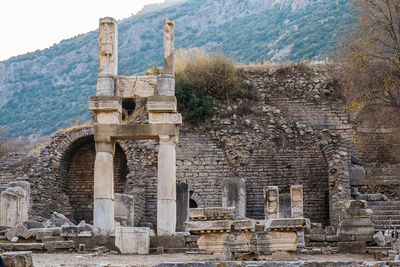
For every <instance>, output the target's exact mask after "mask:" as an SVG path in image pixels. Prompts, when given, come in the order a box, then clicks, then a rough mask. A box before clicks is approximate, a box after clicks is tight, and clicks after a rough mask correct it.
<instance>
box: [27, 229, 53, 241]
mask: <svg viewBox="0 0 400 267" xmlns="http://www.w3.org/2000/svg"><path fill="white" fill-rule="evenodd" d="M30 231H31V232H32V235H34V236H35V238H36V240H42V239H43V238H44V237H46V236H53V231H52V230H51V229H50V228H33V229H31V230H30Z"/></svg>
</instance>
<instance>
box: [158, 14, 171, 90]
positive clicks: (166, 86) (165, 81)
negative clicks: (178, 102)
mask: <svg viewBox="0 0 400 267" xmlns="http://www.w3.org/2000/svg"><path fill="white" fill-rule="evenodd" d="M174 46H175V45H174V21H173V20H172V19H166V20H165V21H164V69H163V73H162V74H161V75H158V76H157V94H158V95H159V96H174V95H175V76H174V73H175V61H174V55H175V53H174V49H175V47H174Z"/></svg>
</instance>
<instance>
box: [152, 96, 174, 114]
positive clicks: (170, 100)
mask: <svg viewBox="0 0 400 267" xmlns="http://www.w3.org/2000/svg"><path fill="white" fill-rule="evenodd" d="M147 110H148V111H149V112H176V111H177V102H176V97H175V96H153V97H148V98H147Z"/></svg>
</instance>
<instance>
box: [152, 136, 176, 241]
mask: <svg viewBox="0 0 400 267" xmlns="http://www.w3.org/2000/svg"><path fill="white" fill-rule="evenodd" d="M176 143H177V140H176V137H170V136H167V135H160V136H159V141H158V185H157V235H158V236H165V235H171V234H172V233H174V232H175V227H176V159H175V156H176V154H175V144H176Z"/></svg>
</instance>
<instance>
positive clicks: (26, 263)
mask: <svg viewBox="0 0 400 267" xmlns="http://www.w3.org/2000/svg"><path fill="white" fill-rule="evenodd" d="M0 256H1V259H2V260H3V262H4V264H5V266H7V267H22V266H23V267H33V261H32V252H31V251H23V252H5V253H3V254H1V255H0Z"/></svg>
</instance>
